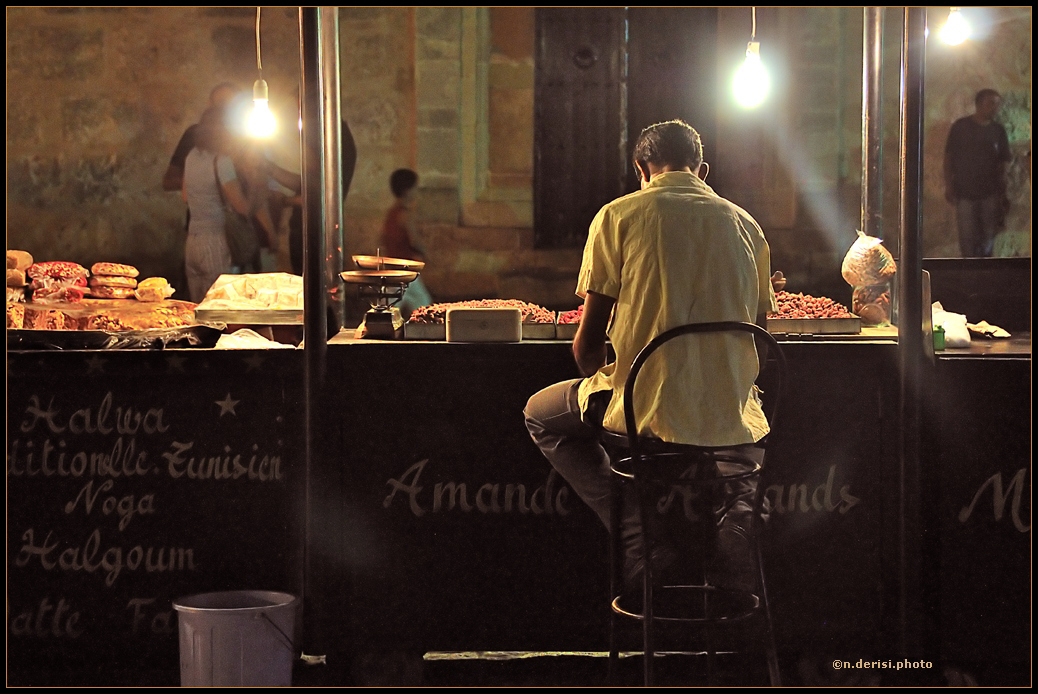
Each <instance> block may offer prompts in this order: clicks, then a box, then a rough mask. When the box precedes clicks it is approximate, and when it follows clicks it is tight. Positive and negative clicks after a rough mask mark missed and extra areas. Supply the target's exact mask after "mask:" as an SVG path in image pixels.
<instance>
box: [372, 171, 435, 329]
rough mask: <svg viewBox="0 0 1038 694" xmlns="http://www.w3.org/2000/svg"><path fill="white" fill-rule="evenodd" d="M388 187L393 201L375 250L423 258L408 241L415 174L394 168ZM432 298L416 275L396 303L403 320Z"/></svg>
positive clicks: (397, 256)
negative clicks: (377, 248)
mask: <svg viewBox="0 0 1038 694" xmlns="http://www.w3.org/2000/svg"><path fill="white" fill-rule="evenodd" d="M389 189H390V190H391V191H392V192H393V197H394V198H396V201H395V202H394V203H393V206H392V207H390V208H389V211H388V212H387V213H386V219H385V222H384V223H383V224H382V234H381V236H380V239H379V253H380V254H381V255H383V256H385V257H388V258H403V259H405V260H418V261H421V262H425V254H424V253H422V251H421V250H420V249H418V248H416V247H415V246H414V245H412V243H411V232H412V231H413V229H414V222H413V220H412V218H411V211H412V210H413V209H414V203H415V197H416V193H417V191H418V174H417V173H415V172H414V171H412V170H411V169H397V170H396V171H394V172H393V173H392V174H391V175H390V177H389ZM432 302H433V301H432V296H430V294H429V290H428V289H426V287H425V283H424V282H422V278H421V277H418V278H417V279H415V281H414V282H411V283H410V284H409V285H408V286H407V290H406V291H405V292H404V297H403V299H401V300H400V303H399V304H397V306H398V307H399V308H400V313H401V315H402V316H403V317H404V320H407V318H408V317H409V316H410V315H411V312H412V311H414V310H415V309H416V308H419V307H421V306H429V305H430V304H432Z"/></svg>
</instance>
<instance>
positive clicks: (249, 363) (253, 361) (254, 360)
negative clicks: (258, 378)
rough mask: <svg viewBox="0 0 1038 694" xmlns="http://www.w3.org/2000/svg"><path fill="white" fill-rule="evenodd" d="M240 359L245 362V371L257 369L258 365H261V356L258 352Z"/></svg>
mask: <svg viewBox="0 0 1038 694" xmlns="http://www.w3.org/2000/svg"><path fill="white" fill-rule="evenodd" d="M242 361H244V362H245V366H246V367H247V368H246V369H245V370H246V371H259V367H260V366H262V365H263V357H262V356H260V355H259V354H254V355H252V356H249V357H245V358H244V359H243V360H242Z"/></svg>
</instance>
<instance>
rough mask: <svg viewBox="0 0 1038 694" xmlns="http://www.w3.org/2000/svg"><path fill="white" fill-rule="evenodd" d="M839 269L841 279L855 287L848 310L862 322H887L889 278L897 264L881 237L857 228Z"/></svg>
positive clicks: (870, 323) (892, 275) (889, 310)
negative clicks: (854, 238)
mask: <svg viewBox="0 0 1038 694" xmlns="http://www.w3.org/2000/svg"><path fill="white" fill-rule="evenodd" d="M840 269H841V274H842V275H843V279H844V280H846V281H847V284H849V285H851V287H853V288H854V292H853V294H852V296H851V311H852V312H853V313H854V314H855V315H856V316H859V317H860V318H861V322H862V324H863V325H872V326H877V325H889V324H890V315H891V306H890V282H891V281H892V280H893V279H894V276H895V275H896V274H897V264H896V263H895V262H894V256H892V255H891V254H890V251H888V250H887V249H886V248H885V247H884V246H883V241H882V239H878V238H876V237H874V236H868V235H867V234H865V233H864V232H862V231H859V232H858V238H857V239H856V240H855V241H854V243H853V244H852V245H851V247H850V250H848V251H847V254H846V255H845V256H844V258H843V265H842V267H841V268H840Z"/></svg>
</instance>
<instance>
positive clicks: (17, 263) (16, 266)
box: [7, 251, 32, 272]
mask: <svg viewBox="0 0 1038 694" xmlns="http://www.w3.org/2000/svg"><path fill="white" fill-rule="evenodd" d="M30 265H32V256H31V255H29V253H27V252H26V251H7V269H8V270H21V271H22V272H24V271H25V270H27V269H29V266H30Z"/></svg>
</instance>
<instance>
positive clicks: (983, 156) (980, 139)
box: [944, 89, 1010, 258]
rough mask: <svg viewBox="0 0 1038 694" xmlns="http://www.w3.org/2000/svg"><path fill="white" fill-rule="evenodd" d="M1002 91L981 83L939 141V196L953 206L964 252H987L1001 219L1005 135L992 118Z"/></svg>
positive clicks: (968, 255) (1004, 203) (1006, 155)
mask: <svg viewBox="0 0 1038 694" xmlns="http://www.w3.org/2000/svg"><path fill="white" fill-rule="evenodd" d="M1001 106H1002V97H1001V96H1000V95H999V93H998V92H996V91H995V90H994V89H981V90H980V91H979V92H977V95H976V97H975V98H974V107H975V111H974V113H973V114H972V115H969V116H966V117H964V118H960V119H959V120H957V121H955V123H953V124H952V127H951V130H950V131H949V132H948V140H947V142H946V143H945V146H944V185H945V190H944V197H945V199H947V200H948V202H950V203H951V204H952V205H954V206H955V221H956V225H957V226H958V230H959V249H960V250H961V251H962V256H963V257H964V258H987V257H990V256H991V251H992V249H993V248H994V244H995V234H997V233H998V231H999V228H1000V227H1001V226H1002V223H1003V221H1004V219H1005V212H1006V208H1007V205H1008V198H1007V197H1006V164H1007V163H1008V162H1009V158H1010V154H1009V138H1008V137H1007V136H1006V129H1005V128H1003V127H1002V125H1001V124H999V123H997V122H995V117H996V116H997V115H998V111H999V109H1000V108H1001Z"/></svg>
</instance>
